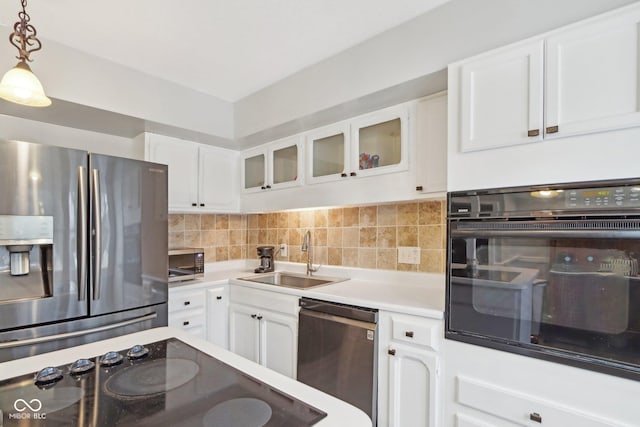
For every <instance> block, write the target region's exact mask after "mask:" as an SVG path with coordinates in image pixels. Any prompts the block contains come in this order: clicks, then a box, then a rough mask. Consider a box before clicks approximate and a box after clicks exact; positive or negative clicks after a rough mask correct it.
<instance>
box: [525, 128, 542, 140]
mask: <svg viewBox="0 0 640 427" xmlns="http://www.w3.org/2000/svg"><path fill="white" fill-rule="evenodd" d="M527 136H528V137H529V138H531V137H532V136H540V129H531V130H530V131H528V132H527Z"/></svg>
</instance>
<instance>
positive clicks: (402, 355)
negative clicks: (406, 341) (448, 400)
mask: <svg viewBox="0 0 640 427" xmlns="http://www.w3.org/2000/svg"><path fill="white" fill-rule="evenodd" d="M388 353H389V354H388V367H389V390H388V391H389V395H388V396H389V402H388V404H389V414H388V417H389V426H390V427H412V426H416V427H417V426H420V427H436V425H437V424H436V422H437V394H438V390H437V384H438V359H437V357H436V355H435V353H432V352H428V351H424V350H419V349H415V348H411V347H408V346H402V345H398V344H393V345H391V346H390V347H389V352H388Z"/></svg>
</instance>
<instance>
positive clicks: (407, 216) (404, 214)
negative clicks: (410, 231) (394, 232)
mask: <svg viewBox="0 0 640 427" xmlns="http://www.w3.org/2000/svg"><path fill="white" fill-rule="evenodd" d="M398 225H418V203H415V202H412V203H401V204H399V205H398Z"/></svg>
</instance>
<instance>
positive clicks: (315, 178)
mask: <svg viewBox="0 0 640 427" xmlns="http://www.w3.org/2000/svg"><path fill="white" fill-rule="evenodd" d="M305 140H306V149H307V168H306V172H307V174H306V182H307V183H309V184H313V183H318V182H327V181H334V180H336V179H338V178H346V177H347V176H348V174H347V162H348V159H349V141H350V135H349V124H348V123H347V122H341V123H336V124H332V125H329V126H325V127H322V128H319V129H314V130H312V131H310V132H307V134H306V135H305Z"/></svg>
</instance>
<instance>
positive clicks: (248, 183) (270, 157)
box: [242, 136, 303, 192]
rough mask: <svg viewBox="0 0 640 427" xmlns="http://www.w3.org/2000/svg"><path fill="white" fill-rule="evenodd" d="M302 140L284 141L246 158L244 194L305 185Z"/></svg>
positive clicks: (244, 158) (243, 164) (250, 151)
mask: <svg viewBox="0 0 640 427" xmlns="http://www.w3.org/2000/svg"><path fill="white" fill-rule="evenodd" d="M302 149H303V148H302V142H301V137H300V136H294V137H291V138H285V139H281V140H279V141H275V142H272V143H269V144H266V145H263V146H260V147H258V148H256V149H252V150H247V151H245V152H244V153H243V155H242V158H243V160H242V176H243V191H244V192H257V191H264V190H271V189H276V188H285V187H292V186H295V185H300V184H302V179H301V173H302V159H303V155H302Z"/></svg>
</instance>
